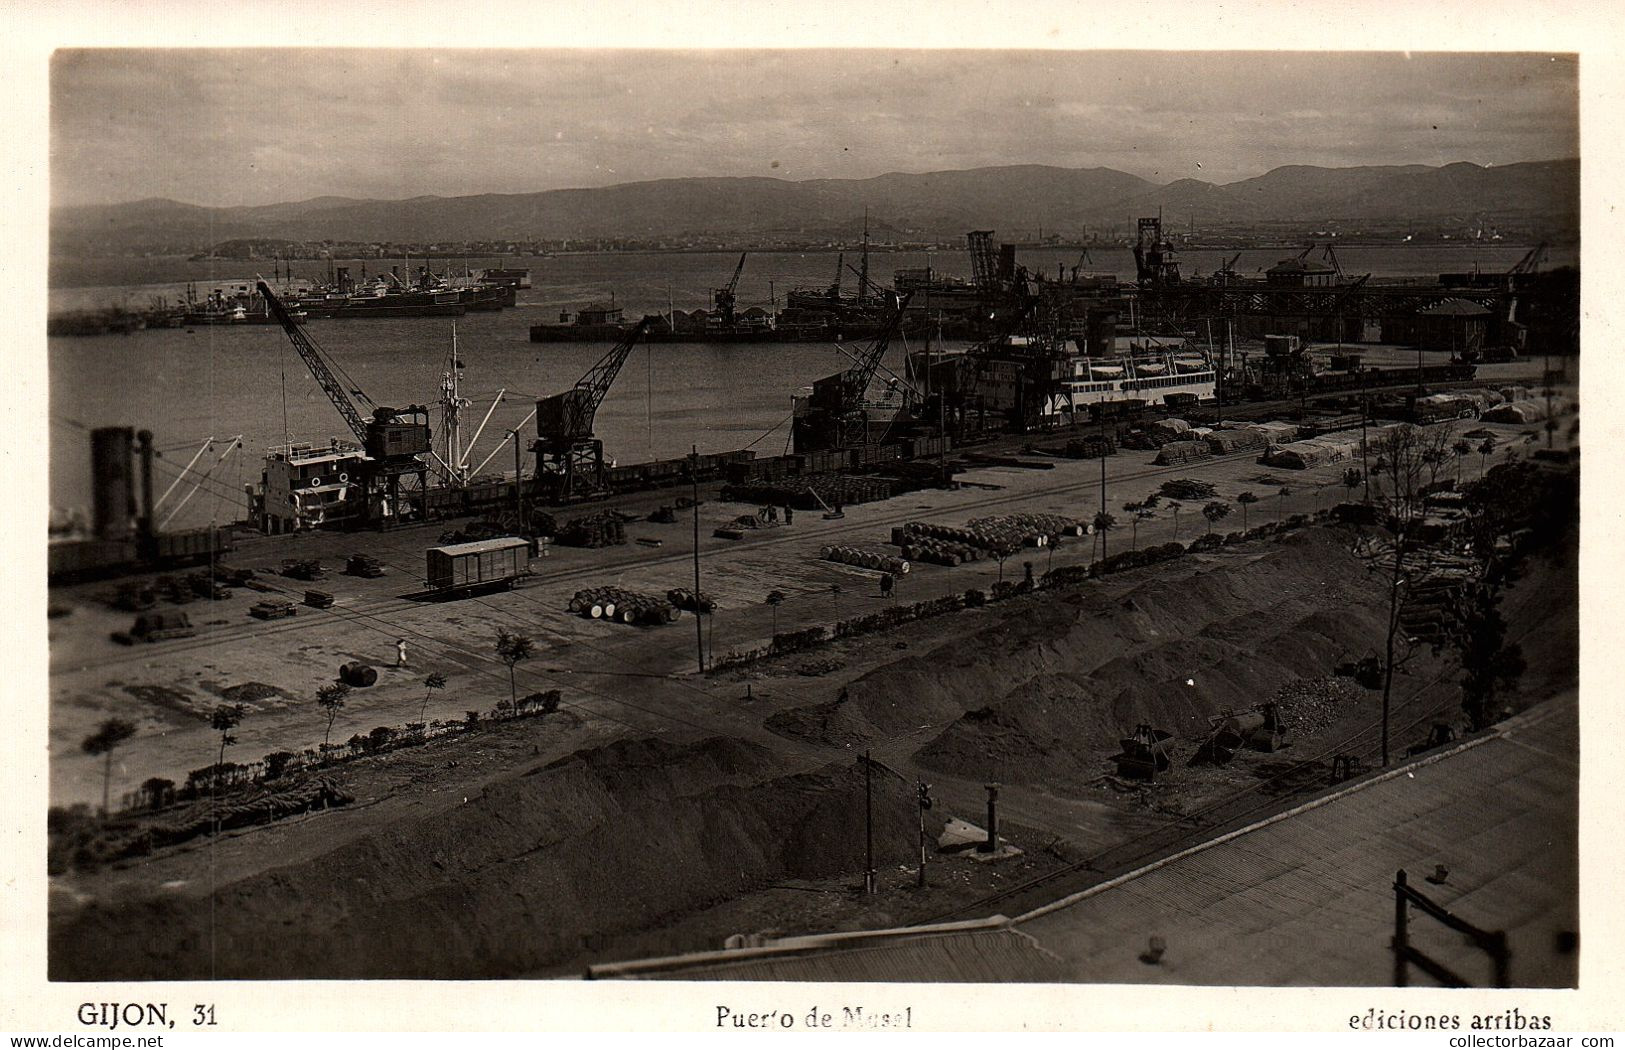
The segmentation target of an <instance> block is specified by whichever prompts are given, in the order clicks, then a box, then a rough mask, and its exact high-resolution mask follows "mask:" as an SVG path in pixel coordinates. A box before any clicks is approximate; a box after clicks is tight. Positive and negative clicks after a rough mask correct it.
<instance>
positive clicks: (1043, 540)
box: [968, 514, 1092, 550]
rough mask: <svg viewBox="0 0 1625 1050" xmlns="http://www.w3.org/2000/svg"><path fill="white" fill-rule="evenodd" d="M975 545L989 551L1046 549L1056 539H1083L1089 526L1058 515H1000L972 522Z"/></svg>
mask: <svg viewBox="0 0 1625 1050" xmlns="http://www.w3.org/2000/svg"><path fill="white" fill-rule="evenodd" d="M968 524H969V527H970V531H971V532H972V533H973V534H974V535H975V536H976V538H977V539H976V542H978V543H979V544H981V545H982V546H984V547H987V548H988V549H989V550H998V549H999V548H1001V547H1004V548H1009V547H1047V546H1049V545H1050V543H1051V542H1052V541H1053V540H1054V539H1055V538H1056V537H1057V536H1087V535H1089V533H1090V532H1091V531H1092V530H1091V528H1090V526H1089V525H1088V524H1087V523H1085V522H1081V521H1078V520H1077V519H1076V518H1068V517H1066V516H1064V515H1061V514H1000V515H996V516H993V517H988V518H972V519H971V520H970V522H969V523H968Z"/></svg>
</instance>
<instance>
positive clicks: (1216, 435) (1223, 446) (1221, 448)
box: [1205, 427, 1269, 456]
mask: <svg viewBox="0 0 1625 1050" xmlns="http://www.w3.org/2000/svg"><path fill="white" fill-rule="evenodd" d="M1205 440H1206V441H1207V447H1208V451H1210V452H1212V453H1213V454H1214V455H1216V456H1224V455H1229V454H1230V453H1232V452H1248V451H1252V450H1253V449H1258V450H1262V449H1264V448H1266V447H1268V445H1269V442H1268V441H1266V440H1265V439H1264V435H1263V434H1261V433H1259V432H1258V431H1257V430H1255V429H1253V428H1251V427H1248V428H1246V429H1244V430H1230V429H1225V430H1215V431H1213V432H1212V433H1211V434H1209V435H1207V437H1206V439H1205Z"/></svg>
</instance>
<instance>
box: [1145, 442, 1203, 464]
mask: <svg viewBox="0 0 1625 1050" xmlns="http://www.w3.org/2000/svg"><path fill="white" fill-rule="evenodd" d="M1212 454H1213V450H1212V449H1210V448H1208V444H1207V442H1205V441H1170V442H1168V443H1167V444H1165V445H1163V446H1162V447H1161V448H1160V449H1158V450H1157V458H1156V459H1154V460H1152V461H1151V462H1153V463H1155V464H1156V465H1157V466H1159V467H1177V466H1182V465H1184V464H1186V463H1194V462H1196V461H1197V460H1202V459H1207V458H1208V457H1209V456H1211V455H1212Z"/></svg>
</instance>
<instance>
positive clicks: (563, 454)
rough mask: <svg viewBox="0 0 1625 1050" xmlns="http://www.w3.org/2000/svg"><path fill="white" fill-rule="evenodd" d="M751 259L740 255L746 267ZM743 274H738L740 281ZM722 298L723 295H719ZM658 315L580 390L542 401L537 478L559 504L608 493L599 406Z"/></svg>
mask: <svg viewBox="0 0 1625 1050" xmlns="http://www.w3.org/2000/svg"><path fill="white" fill-rule="evenodd" d="M744 262H745V258H744V256H743V255H741V256H740V257H739V263H740V265H741V266H743V265H744ZM738 277H739V274H738V273H737V271H736V272H735V274H734V278H735V280H737V279H738ZM719 294H720V291H719ZM657 320H659V318H657V317H652V316H647V315H646V316H645V317H644V318H643V320H641V321H639V322H638V323H637V324H636V325H635V326H634V327H633V328H632V331H630V332H628V333H627V334H626V335H625V336H623V337H622V338H621V341H620V342H618V343H616V344H615V346H614V347H613V348H611V349H610V351H609V352H608V353H607V354H605V355H604V356H603V357H601V358H599V359H598V363H597V364H595V365H593V366H592V368H590V369H588V370H587V374H586V375H584V376H582V377H581V378H580V379H578V380H576V384H575V386H573V387H571V388H570V389H568V390H565V391H563V392H562V393H558V394H554V395H553V396H551V397H548V398H544V399H542V400H540V401H538V402H536V432H537V434H538V435H539V436H538V439H537V441H536V443H535V444H534V445H533V446H532V450H533V451H534V452H535V453H536V480H537V486H538V488H539V489H540V495H541V496H542V497H543V498H545V499H548V500H550V501H553V502H557V503H567V502H570V501H572V500H579V499H586V498H588V497H590V496H595V495H598V494H599V493H602V492H604V491H605V490H606V489H608V487H609V485H608V479H607V477H606V475H605V470H604V443H603V442H602V441H600V440H599V439H598V438H596V437H594V436H593V432H592V428H593V422H594V420H595V419H596V418H597V416H598V406H599V405H601V404H603V403H604V396H605V395H606V394H608V393H609V388H610V386H611V385H613V384H614V382H615V377H616V376H617V375H619V374H620V371H621V366H622V365H624V364H626V359H627V357H628V356H630V355H631V353H632V348H633V347H634V346H636V345H637V343H638V340H640V339H642V338H643V334H644V332H646V331H648V330H649V326H650V325H651V324H653V323H654V322H655V321H657Z"/></svg>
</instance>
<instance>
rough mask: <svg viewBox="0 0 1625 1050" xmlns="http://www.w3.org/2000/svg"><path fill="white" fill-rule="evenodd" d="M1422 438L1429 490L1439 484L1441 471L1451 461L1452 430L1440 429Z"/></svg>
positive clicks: (1422, 455)
mask: <svg viewBox="0 0 1625 1050" xmlns="http://www.w3.org/2000/svg"><path fill="white" fill-rule="evenodd" d="M1424 434H1425V436H1423V437H1422V439H1421V441H1422V452H1421V458H1422V464H1423V465H1424V466H1426V467H1427V472H1428V488H1430V489H1431V488H1432V487H1433V486H1434V485H1437V484H1438V483H1439V471H1440V470H1443V469H1444V465H1445V463H1446V462H1447V461H1448V460H1449V459H1450V428H1449V427H1438V428H1437V429H1434V430H1429V431H1425V432H1424Z"/></svg>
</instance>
